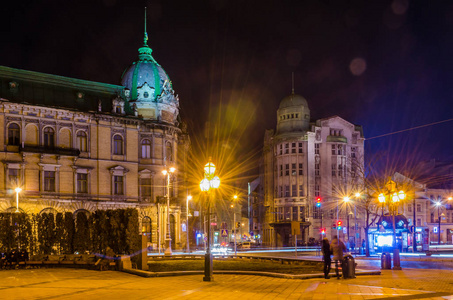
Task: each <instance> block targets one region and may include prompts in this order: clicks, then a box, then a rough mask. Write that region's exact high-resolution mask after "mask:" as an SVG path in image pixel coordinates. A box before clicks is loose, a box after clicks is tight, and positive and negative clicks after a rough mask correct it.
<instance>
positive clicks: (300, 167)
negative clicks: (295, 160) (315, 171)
mask: <svg viewBox="0 0 453 300" xmlns="http://www.w3.org/2000/svg"><path fill="white" fill-rule="evenodd" d="M299 175H304V164H302V163H300V164H299Z"/></svg>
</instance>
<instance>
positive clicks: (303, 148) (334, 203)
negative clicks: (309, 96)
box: [261, 93, 364, 246]
mask: <svg viewBox="0 0 453 300" xmlns="http://www.w3.org/2000/svg"><path fill="white" fill-rule="evenodd" d="M363 145H364V137H363V131H362V127H361V126H358V125H354V124H352V123H350V122H348V121H346V120H344V119H342V118H340V117H338V116H333V117H329V118H324V119H320V120H316V121H315V122H310V110H309V107H308V103H307V100H306V99H305V98H304V97H302V96H300V95H296V94H294V93H293V94H291V95H289V96H287V97H285V98H284V99H283V100H282V101H281V102H280V106H279V109H278V111H277V129H276V130H275V131H274V130H267V131H266V132H265V137H264V149H263V165H262V171H261V173H262V175H261V178H262V181H261V182H262V185H263V190H264V199H263V205H264V208H265V209H264V210H265V213H264V220H263V221H262V222H263V226H262V228H263V233H262V234H263V244H264V245H269V246H290V245H294V242H295V239H294V234H293V233H294V232H291V230H292V229H291V228H293V231H294V229H296V234H297V240H298V241H300V242H298V243H310V242H312V241H314V240H320V239H321V229H322V228H325V230H326V234H327V236H328V237H331V236H333V235H336V234H338V233H339V232H338V230H337V229H335V230H334V229H333V226H332V225H333V224H336V222H337V221H338V220H342V221H343V224H344V226H346V219H347V214H348V213H351V212H352V211H353V209H354V208H353V207H349V210H348V211H346V210H347V209H346V206H344V205H339V203H340V201H342V199H343V197H345V196H352V195H353V194H354V193H355V192H356V191H357V190H358V189H359V188H360V186H361V183H362V180H361V175H362V174H363V168H364V160H363V157H364V151H363ZM319 197H320V200H321V207H317V206H316V203H317V198H319ZM355 216H357V215H355ZM353 219H354V220H355V219H356V218H355V217H354V218H353ZM357 219H359V218H357ZM294 222H298V223H294ZM291 225H292V226H291ZM352 226H353V225H351V227H352ZM297 228H300V229H301V230H300V233H298V232H297ZM357 228H360V226H358V227H357ZM340 233H341V234H340V236H341V237H342V238H343V232H341V231H340ZM357 233H358V235H357V234H354V236H355V237H356V240H357V239H360V238H361V237H360V233H359V232H357ZM352 234H353V232H352V231H351V232H350V236H352ZM344 237H346V234H345V235H344ZM310 238H312V239H310Z"/></svg>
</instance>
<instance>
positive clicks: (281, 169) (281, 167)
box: [280, 165, 283, 176]
mask: <svg viewBox="0 0 453 300" xmlns="http://www.w3.org/2000/svg"><path fill="white" fill-rule="evenodd" d="M280 176H283V165H280Z"/></svg>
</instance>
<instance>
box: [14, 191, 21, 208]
mask: <svg viewBox="0 0 453 300" xmlns="http://www.w3.org/2000/svg"><path fill="white" fill-rule="evenodd" d="M15 191H16V212H17V213H18V212H19V193H20V192H22V189H21V188H20V187H17V188H16V189H15Z"/></svg>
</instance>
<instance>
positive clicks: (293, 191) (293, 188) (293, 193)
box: [291, 184, 297, 197]
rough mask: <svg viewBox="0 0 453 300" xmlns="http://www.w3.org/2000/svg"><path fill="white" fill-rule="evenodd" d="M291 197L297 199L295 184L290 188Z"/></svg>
mask: <svg viewBox="0 0 453 300" xmlns="http://www.w3.org/2000/svg"><path fill="white" fill-rule="evenodd" d="M291 197H297V185H295V184H293V185H292V187H291Z"/></svg>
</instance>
